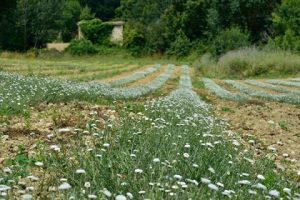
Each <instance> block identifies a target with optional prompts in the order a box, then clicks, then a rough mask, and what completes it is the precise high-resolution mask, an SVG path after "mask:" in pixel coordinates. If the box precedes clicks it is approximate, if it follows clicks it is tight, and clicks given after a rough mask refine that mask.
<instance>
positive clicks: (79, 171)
mask: <svg viewBox="0 0 300 200" xmlns="http://www.w3.org/2000/svg"><path fill="white" fill-rule="evenodd" d="M85 173H86V172H85V170H84V169H77V170H76V174H85Z"/></svg>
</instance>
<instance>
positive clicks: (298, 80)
mask: <svg viewBox="0 0 300 200" xmlns="http://www.w3.org/2000/svg"><path fill="white" fill-rule="evenodd" d="M289 80H291V81H296V82H300V78H291V79H289Z"/></svg>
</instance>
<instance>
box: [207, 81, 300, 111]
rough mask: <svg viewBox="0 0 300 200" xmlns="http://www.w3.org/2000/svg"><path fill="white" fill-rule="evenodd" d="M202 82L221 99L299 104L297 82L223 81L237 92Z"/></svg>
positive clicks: (210, 82) (212, 83)
mask: <svg viewBox="0 0 300 200" xmlns="http://www.w3.org/2000/svg"><path fill="white" fill-rule="evenodd" d="M220 81H221V80H220ZM203 82H204V86H205V87H206V88H207V89H208V90H209V91H211V92H212V93H214V94H215V95H216V96H218V97H220V98H223V99H228V100H233V101H244V100H249V99H251V98H260V99H264V100H270V101H278V102H284V103H290V104H296V105H299V104H300V96H299V95H300V90H298V89H297V86H298V83H297V82H289V81H281V80H266V81H265V82H262V81H256V80H245V81H243V82H239V81H233V80H224V81H223V82H224V83H225V84H227V85H229V86H232V87H233V88H235V89H236V90H237V92H231V91H228V90H226V89H225V88H222V87H221V86H219V85H218V84H217V83H215V82H214V81H213V80H211V79H207V78H204V79H203ZM252 86H254V87H252ZM260 88H261V89H260ZM268 90H270V92H269V91H268Z"/></svg>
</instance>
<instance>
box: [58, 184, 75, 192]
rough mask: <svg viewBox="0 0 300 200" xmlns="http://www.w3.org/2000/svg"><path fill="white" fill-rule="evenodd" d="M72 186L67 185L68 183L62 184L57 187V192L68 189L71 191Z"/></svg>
mask: <svg viewBox="0 0 300 200" xmlns="http://www.w3.org/2000/svg"><path fill="white" fill-rule="evenodd" d="M71 188H72V186H71V185H70V184H69V183H66V182H65V183H62V184H61V185H60V186H58V189H59V190H68V189H71Z"/></svg>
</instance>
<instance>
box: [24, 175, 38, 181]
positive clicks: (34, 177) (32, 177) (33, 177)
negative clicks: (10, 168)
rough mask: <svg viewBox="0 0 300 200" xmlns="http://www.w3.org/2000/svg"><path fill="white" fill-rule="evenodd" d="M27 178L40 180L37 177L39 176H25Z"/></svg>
mask: <svg viewBox="0 0 300 200" xmlns="http://www.w3.org/2000/svg"><path fill="white" fill-rule="evenodd" d="M27 178H28V179H29V180H31V181H38V180H40V178H39V177H36V176H27Z"/></svg>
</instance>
